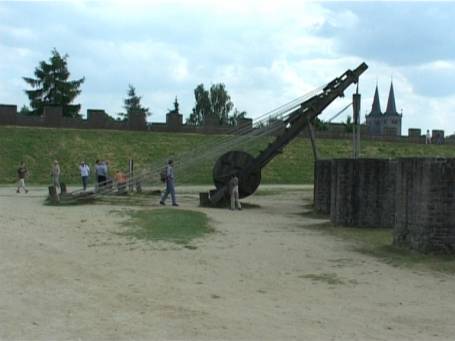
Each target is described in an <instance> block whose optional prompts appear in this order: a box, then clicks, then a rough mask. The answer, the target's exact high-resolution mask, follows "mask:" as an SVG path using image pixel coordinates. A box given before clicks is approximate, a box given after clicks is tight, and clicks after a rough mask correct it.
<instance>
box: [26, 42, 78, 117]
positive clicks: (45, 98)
mask: <svg viewBox="0 0 455 341" xmlns="http://www.w3.org/2000/svg"><path fill="white" fill-rule="evenodd" d="M51 53H52V55H51V57H50V58H49V62H48V63H47V62H45V61H41V62H40V63H39V66H38V67H36V68H35V72H34V74H35V77H36V78H29V77H23V79H24V81H25V82H26V83H27V84H28V85H30V86H31V87H32V88H33V90H25V93H26V94H27V96H28V98H29V100H30V106H31V108H32V113H33V114H34V115H41V114H42V113H43V108H44V107H45V106H61V107H62V108H63V116H67V117H79V116H80V115H79V110H80V109H81V106H80V105H79V104H78V105H71V103H72V102H73V100H74V99H75V98H76V97H77V96H78V95H79V94H80V93H81V90H80V87H81V85H82V83H84V80H85V78H84V77H82V78H81V79H78V80H74V81H70V80H69V77H70V72H69V71H68V62H67V59H68V55H67V54H65V55H64V56H61V55H60V53H59V52H58V51H57V50H56V49H53V50H52V52H51Z"/></svg>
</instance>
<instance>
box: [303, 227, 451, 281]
mask: <svg viewBox="0 0 455 341" xmlns="http://www.w3.org/2000/svg"><path fill="white" fill-rule="evenodd" d="M309 228H311V229H313V230H317V231H321V232H324V233H327V234H330V235H333V236H336V237H339V238H343V239H345V240H347V241H350V242H351V243H352V247H353V249H354V250H355V251H357V252H360V253H363V254H367V255H370V256H373V257H376V258H378V259H380V260H381V261H383V262H385V263H387V264H390V265H392V266H397V267H406V268H409V269H412V270H417V271H437V272H443V273H450V274H454V273H455V258H454V257H453V255H452V256H451V255H434V254H420V253H417V252H413V251H411V250H408V249H404V248H398V247H395V246H393V245H392V240H393V237H392V229H386V228H358V227H339V226H334V225H332V224H331V223H322V224H317V225H314V226H312V227H309Z"/></svg>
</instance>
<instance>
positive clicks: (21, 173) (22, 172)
mask: <svg viewBox="0 0 455 341" xmlns="http://www.w3.org/2000/svg"><path fill="white" fill-rule="evenodd" d="M26 176H28V170H27V167H25V162H24V161H21V164H20V166H19V168H18V169H17V189H16V193H20V189H21V188H23V189H24V191H25V193H28V189H27V188H26V187H25V177H26Z"/></svg>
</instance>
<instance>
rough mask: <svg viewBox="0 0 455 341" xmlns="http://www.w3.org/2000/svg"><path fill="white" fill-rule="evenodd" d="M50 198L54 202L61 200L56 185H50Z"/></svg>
mask: <svg viewBox="0 0 455 341" xmlns="http://www.w3.org/2000/svg"><path fill="white" fill-rule="evenodd" d="M49 199H50V200H51V202H52V203H54V204H57V203H59V202H60V197H59V196H58V193H57V189H56V188H55V186H49Z"/></svg>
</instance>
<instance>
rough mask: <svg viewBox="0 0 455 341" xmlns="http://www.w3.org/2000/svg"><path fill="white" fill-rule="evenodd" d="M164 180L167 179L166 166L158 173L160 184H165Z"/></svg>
mask: <svg viewBox="0 0 455 341" xmlns="http://www.w3.org/2000/svg"><path fill="white" fill-rule="evenodd" d="M166 178H167V166H166V167H164V168H163V169H162V170H161V172H160V180H161V182H166Z"/></svg>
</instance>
